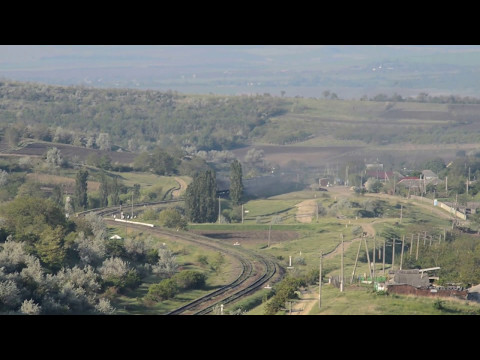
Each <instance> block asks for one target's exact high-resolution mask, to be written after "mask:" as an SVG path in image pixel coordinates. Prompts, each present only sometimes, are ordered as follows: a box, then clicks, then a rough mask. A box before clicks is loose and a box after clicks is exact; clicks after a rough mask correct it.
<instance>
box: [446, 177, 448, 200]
mask: <svg viewBox="0 0 480 360" xmlns="http://www.w3.org/2000/svg"><path fill="white" fill-rule="evenodd" d="M447 184H448V176H445V193H446V194H447V196H448V186H447Z"/></svg>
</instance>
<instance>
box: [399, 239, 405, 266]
mask: <svg viewBox="0 0 480 360" xmlns="http://www.w3.org/2000/svg"><path fill="white" fill-rule="evenodd" d="M404 246H405V235H403V237H402V253H401V255H400V270H402V265H403V247H404Z"/></svg>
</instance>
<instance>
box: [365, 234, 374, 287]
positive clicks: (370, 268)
mask: <svg viewBox="0 0 480 360" xmlns="http://www.w3.org/2000/svg"><path fill="white" fill-rule="evenodd" d="M363 239H364V240H365V251H366V252H367V261H368V272H369V275H370V278H371V277H372V265H371V264H370V254H369V253H368V246H367V238H366V237H365V238H363Z"/></svg>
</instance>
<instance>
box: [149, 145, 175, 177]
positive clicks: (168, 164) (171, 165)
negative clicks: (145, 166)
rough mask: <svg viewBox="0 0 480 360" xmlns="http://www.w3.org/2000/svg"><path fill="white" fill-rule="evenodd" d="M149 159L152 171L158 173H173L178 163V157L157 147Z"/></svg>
mask: <svg viewBox="0 0 480 360" xmlns="http://www.w3.org/2000/svg"><path fill="white" fill-rule="evenodd" d="M150 161H151V162H150V164H151V168H152V170H153V172H154V173H155V174H158V175H170V174H174V173H175V172H176V171H177V167H178V165H179V161H178V159H175V158H174V157H173V156H171V155H170V154H169V153H167V152H166V151H165V150H163V149H161V148H159V147H157V148H156V149H155V151H154V152H153V154H152V157H151V159H150Z"/></svg>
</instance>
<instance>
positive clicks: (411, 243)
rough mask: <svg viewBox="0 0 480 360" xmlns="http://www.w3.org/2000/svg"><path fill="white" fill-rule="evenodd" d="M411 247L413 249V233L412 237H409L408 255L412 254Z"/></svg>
mask: <svg viewBox="0 0 480 360" xmlns="http://www.w3.org/2000/svg"><path fill="white" fill-rule="evenodd" d="M412 249H413V234H412V238H411V239H410V254H409V255H408V256H409V257H410V256H412Z"/></svg>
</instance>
